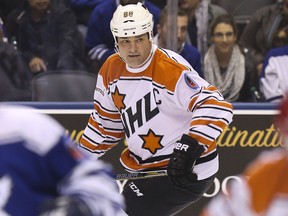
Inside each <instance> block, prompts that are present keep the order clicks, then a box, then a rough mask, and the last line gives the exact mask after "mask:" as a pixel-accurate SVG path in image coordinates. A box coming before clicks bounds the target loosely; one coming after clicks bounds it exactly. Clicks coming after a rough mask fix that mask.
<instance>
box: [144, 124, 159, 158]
mask: <svg viewBox="0 0 288 216" xmlns="http://www.w3.org/2000/svg"><path fill="white" fill-rule="evenodd" d="M139 136H140V138H141V139H142V140H143V141H144V143H143V145H142V148H144V149H147V150H149V151H150V152H151V153H152V154H155V153H156V152H157V150H158V149H162V148H163V146H162V145H161V140H162V138H163V136H161V135H156V134H155V133H154V132H153V131H152V130H151V129H149V131H148V133H147V134H145V135H139Z"/></svg>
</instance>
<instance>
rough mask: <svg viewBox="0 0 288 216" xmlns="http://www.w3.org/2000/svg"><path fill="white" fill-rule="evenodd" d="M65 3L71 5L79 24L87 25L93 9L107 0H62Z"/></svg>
mask: <svg viewBox="0 0 288 216" xmlns="http://www.w3.org/2000/svg"><path fill="white" fill-rule="evenodd" d="M62 1H63V3H64V4H66V5H67V6H68V7H70V8H71V9H72V10H73V12H74V14H75V16H76V19H77V23H78V24H79V25H83V27H84V26H85V27H86V26H87V23H88V21H89V17H90V15H91V13H92V11H93V9H94V8H95V7H96V6H98V5H99V4H101V3H103V2H105V0H62Z"/></svg>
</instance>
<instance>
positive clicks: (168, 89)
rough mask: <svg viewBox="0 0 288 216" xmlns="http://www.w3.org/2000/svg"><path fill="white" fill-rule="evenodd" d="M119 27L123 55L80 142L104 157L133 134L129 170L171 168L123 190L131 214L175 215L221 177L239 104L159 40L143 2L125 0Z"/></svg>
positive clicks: (116, 57) (110, 63)
mask: <svg viewBox="0 0 288 216" xmlns="http://www.w3.org/2000/svg"><path fill="white" fill-rule="evenodd" d="M111 31H112V34H113V37H114V39H115V48H116V50H117V53H115V54H113V55H112V56H110V57H109V58H108V59H107V60H106V61H105V63H104V64H103V66H102V67H101V69H100V71H99V73H98V77H97V84H96V89H95V94H94V110H93V112H92V113H91V116H90V118H89V122H88V124H87V126H86V128H85V130H84V134H83V136H82V137H81V139H80V146H81V147H83V148H84V149H86V150H88V151H90V152H91V154H92V153H93V155H95V158H99V157H100V156H102V155H103V154H105V153H106V152H107V151H108V150H110V149H111V148H112V147H114V146H116V145H117V143H119V141H120V140H121V139H123V138H125V141H126V143H127V145H128V148H127V149H125V150H124V151H123V152H122V154H121V156H120V161H121V163H122V165H123V167H124V168H125V169H126V170H127V171H130V172H136V173H138V172H141V171H147V170H158V169H165V170H166V169H167V173H168V176H163V177H159V178H150V179H144V180H143V179H137V180H133V181H132V180H131V179H130V181H128V182H127V184H126V186H125V187H124V189H123V195H124V197H125V200H126V204H127V214H128V215H133V216H134V215H138V216H140V215H143V216H147V215H174V214H176V213H177V212H179V211H181V210H182V209H183V208H185V207H186V206H188V205H189V204H191V203H194V202H196V201H197V200H198V199H200V198H201V197H202V195H203V194H204V193H205V192H206V191H207V190H208V188H209V187H210V185H211V183H212V182H213V180H214V178H215V174H216V173H217V171H218V153H217V146H216V139H217V137H218V136H219V135H220V133H221V132H222V130H223V129H224V128H225V127H226V126H227V125H228V124H229V123H230V122H231V121H232V117H233V111H232V105H231V104H230V103H228V102H226V101H224V99H223V97H222V95H221V94H220V93H219V91H218V90H217V89H216V88H215V87H214V86H211V85H210V84H208V83H207V82H206V81H205V80H204V79H202V78H201V77H200V76H199V75H198V74H197V72H196V71H194V70H189V68H187V67H186V65H184V64H183V62H184V61H185V59H184V58H183V57H182V56H180V55H179V54H177V53H175V52H173V51H171V50H163V49H159V48H158V47H157V46H156V45H155V44H153V33H152V32H153V15H152V14H151V13H150V12H149V11H148V10H147V9H145V8H144V7H143V5H142V4H141V3H140V2H138V3H137V5H135V4H129V5H126V6H122V5H119V6H118V8H117V9H116V11H115V12H114V15H113V18H112V20H111ZM185 62H187V61H185ZM194 165H195V166H194ZM141 194H142V195H141ZM164 197H165V198H164Z"/></svg>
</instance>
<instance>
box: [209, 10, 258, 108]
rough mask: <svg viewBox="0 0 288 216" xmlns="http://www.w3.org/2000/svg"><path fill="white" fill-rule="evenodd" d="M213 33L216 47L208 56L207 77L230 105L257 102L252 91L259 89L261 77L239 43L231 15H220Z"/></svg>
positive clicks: (212, 38)
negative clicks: (259, 78) (236, 102)
mask: <svg viewBox="0 0 288 216" xmlns="http://www.w3.org/2000/svg"><path fill="white" fill-rule="evenodd" d="M210 34H211V41H212V45H211V46H210V48H209V49H208V51H207V53H206V55H205V57H204V78H205V79H206V80H207V81H208V82H210V83H211V84H212V85H215V86H216V87H217V88H218V89H219V91H220V92H221V93H222V94H223V96H224V98H225V99H226V100H227V101H229V102H235V101H242V102H249V101H253V96H254V95H253V94H252V92H251V88H252V89H253V88H256V89H257V90H258V76H257V74H256V72H255V68H254V67H253V66H251V65H252V64H251V62H250V61H249V59H248V57H246V56H245V55H244V54H243V52H242V51H241V47H239V45H238V44H237V29H236V25H235V23H234V21H233V17H232V16H230V15H228V14H225V15H221V16H218V17H217V18H216V19H215V20H214V22H213V24H212V26H211V33H210Z"/></svg>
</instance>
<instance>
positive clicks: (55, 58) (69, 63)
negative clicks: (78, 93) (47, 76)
mask: <svg viewBox="0 0 288 216" xmlns="http://www.w3.org/2000/svg"><path fill="white" fill-rule="evenodd" d="M6 30H7V33H8V37H9V40H10V41H11V40H13V38H15V39H16V41H17V48H18V50H19V51H20V52H21V53H22V54H23V56H24V59H25V60H26V62H27V64H28V65H29V67H30V70H31V71H32V72H33V73H34V74H36V73H39V72H42V71H48V70H57V69H72V70H85V65H84V63H83V54H84V44H83V40H82V37H81V34H80V33H79V32H78V29H77V25H76V21H75V17H74V15H73V13H72V12H71V10H70V9H68V8H66V7H64V5H62V4H59V3H58V4H57V3H56V2H54V0H26V1H25V3H24V5H23V7H20V8H18V9H16V10H14V11H12V12H11V13H10V14H9V16H8V18H7V23H6Z"/></svg>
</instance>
